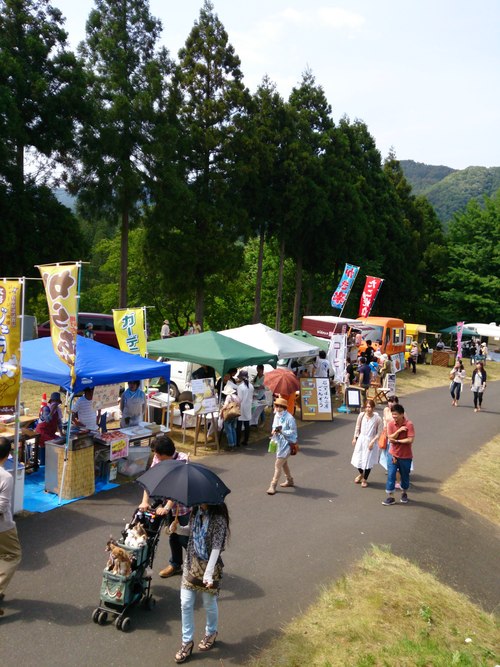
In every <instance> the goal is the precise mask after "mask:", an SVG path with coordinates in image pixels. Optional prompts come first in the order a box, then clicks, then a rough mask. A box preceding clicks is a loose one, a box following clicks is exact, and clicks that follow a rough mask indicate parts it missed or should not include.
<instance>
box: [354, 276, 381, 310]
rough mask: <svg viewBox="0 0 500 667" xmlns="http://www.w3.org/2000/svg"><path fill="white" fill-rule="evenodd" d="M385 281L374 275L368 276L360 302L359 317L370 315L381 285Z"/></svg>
mask: <svg viewBox="0 0 500 667" xmlns="http://www.w3.org/2000/svg"><path fill="white" fill-rule="evenodd" d="M383 282H384V279H383V278H374V277H373V276H366V282H365V287H364V289H363V294H362V295H361V300H360V302H359V313H358V317H368V315H369V314H370V312H371V309H372V308H373V304H374V303H375V299H376V298H377V294H378V293H379V291H380V287H381V286H382V283H383Z"/></svg>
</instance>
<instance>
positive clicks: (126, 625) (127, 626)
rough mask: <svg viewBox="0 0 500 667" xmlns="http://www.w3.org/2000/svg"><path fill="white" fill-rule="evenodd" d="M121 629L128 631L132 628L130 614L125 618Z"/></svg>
mask: <svg viewBox="0 0 500 667" xmlns="http://www.w3.org/2000/svg"><path fill="white" fill-rule="evenodd" d="M120 629H121V631H122V632H128V631H129V630H130V618H129V617H128V616H127V617H126V618H124V619H123V622H122V627H121V628H120Z"/></svg>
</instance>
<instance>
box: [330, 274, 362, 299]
mask: <svg viewBox="0 0 500 667" xmlns="http://www.w3.org/2000/svg"><path fill="white" fill-rule="evenodd" d="M358 271H359V266H353V265H352V264H346V265H345V268H344V273H343V274H342V278H341V279H340V282H339V284H338V285H337V289H336V290H335V292H334V293H333V294H332V300H331V304H332V308H339V309H340V310H342V309H343V308H344V306H345V302H346V301H347V297H348V296H349V292H350V291H351V287H352V286H353V283H354V281H355V280H356V276H357V275H358Z"/></svg>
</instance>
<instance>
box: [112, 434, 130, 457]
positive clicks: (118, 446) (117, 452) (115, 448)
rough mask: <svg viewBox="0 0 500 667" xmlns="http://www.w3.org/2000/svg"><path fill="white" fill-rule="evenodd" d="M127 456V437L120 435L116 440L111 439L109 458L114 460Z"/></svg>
mask: <svg viewBox="0 0 500 667" xmlns="http://www.w3.org/2000/svg"><path fill="white" fill-rule="evenodd" d="M126 456H128V438H127V437H126V436H122V437H121V438H118V439H117V440H111V441H110V443H109V460H110V461H116V460H117V459H124V458H125V457H126Z"/></svg>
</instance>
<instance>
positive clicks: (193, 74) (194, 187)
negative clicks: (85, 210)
mask: <svg viewBox="0 0 500 667" xmlns="http://www.w3.org/2000/svg"><path fill="white" fill-rule="evenodd" d="M179 61H180V62H179V69H178V90H179V93H180V95H181V99H182V101H181V106H180V121H181V124H182V127H183V131H184V132H185V135H186V137H188V146H187V153H186V174H187V184H188V187H189V190H190V198H189V202H190V206H188V207H186V209H185V210H184V211H183V212H182V215H181V216H179V217H177V219H176V220H175V222H174V224H175V228H176V229H177V230H178V233H179V236H181V237H184V239H185V240H188V241H189V254H188V255H185V256H184V267H185V268H184V275H185V289H187V290H193V291H194V294H195V319H196V320H198V322H200V323H203V317H204V307H205V306H204V304H205V288H206V281H207V277H208V276H209V275H211V274H213V273H216V272H217V271H218V270H219V269H220V267H222V266H223V265H226V266H227V265H228V263H230V262H231V261H233V258H232V249H233V247H234V242H235V241H236V239H237V237H238V231H239V229H238V222H239V220H238V218H239V216H238V208H237V206H236V205H235V202H234V200H233V198H232V193H231V191H230V187H229V173H230V171H231V169H232V165H231V164H230V155H231V151H230V149H229V143H230V141H231V139H232V136H233V134H234V121H235V116H236V115H238V114H241V113H244V112H245V105H246V104H247V100H248V92H247V91H246V89H245V88H244V86H243V83H242V79H243V75H242V73H241V70H240V59H239V58H238V56H237V55H236V54H235V51H234V48H233V47H232V46H231V44H229V42H228V35H227V33H226V31H225V29H224V26H223V25H222V23H221V22H220V20H219V18H218V16H217V15H216V14H215V13H214V8H213V5H212V4H211V3H210V2H209V1H208V0H206V1H205V3H204V5H203V7H202V9H201V11H200V16H199V20H198V21H197V22H195V24H194V27H193V29H192V30H191V33H190V34H189V36H188V38H187V40H186V44H185V46H184V47H183V48H182V49H181V50H180V51H179Z"/></svg>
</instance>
